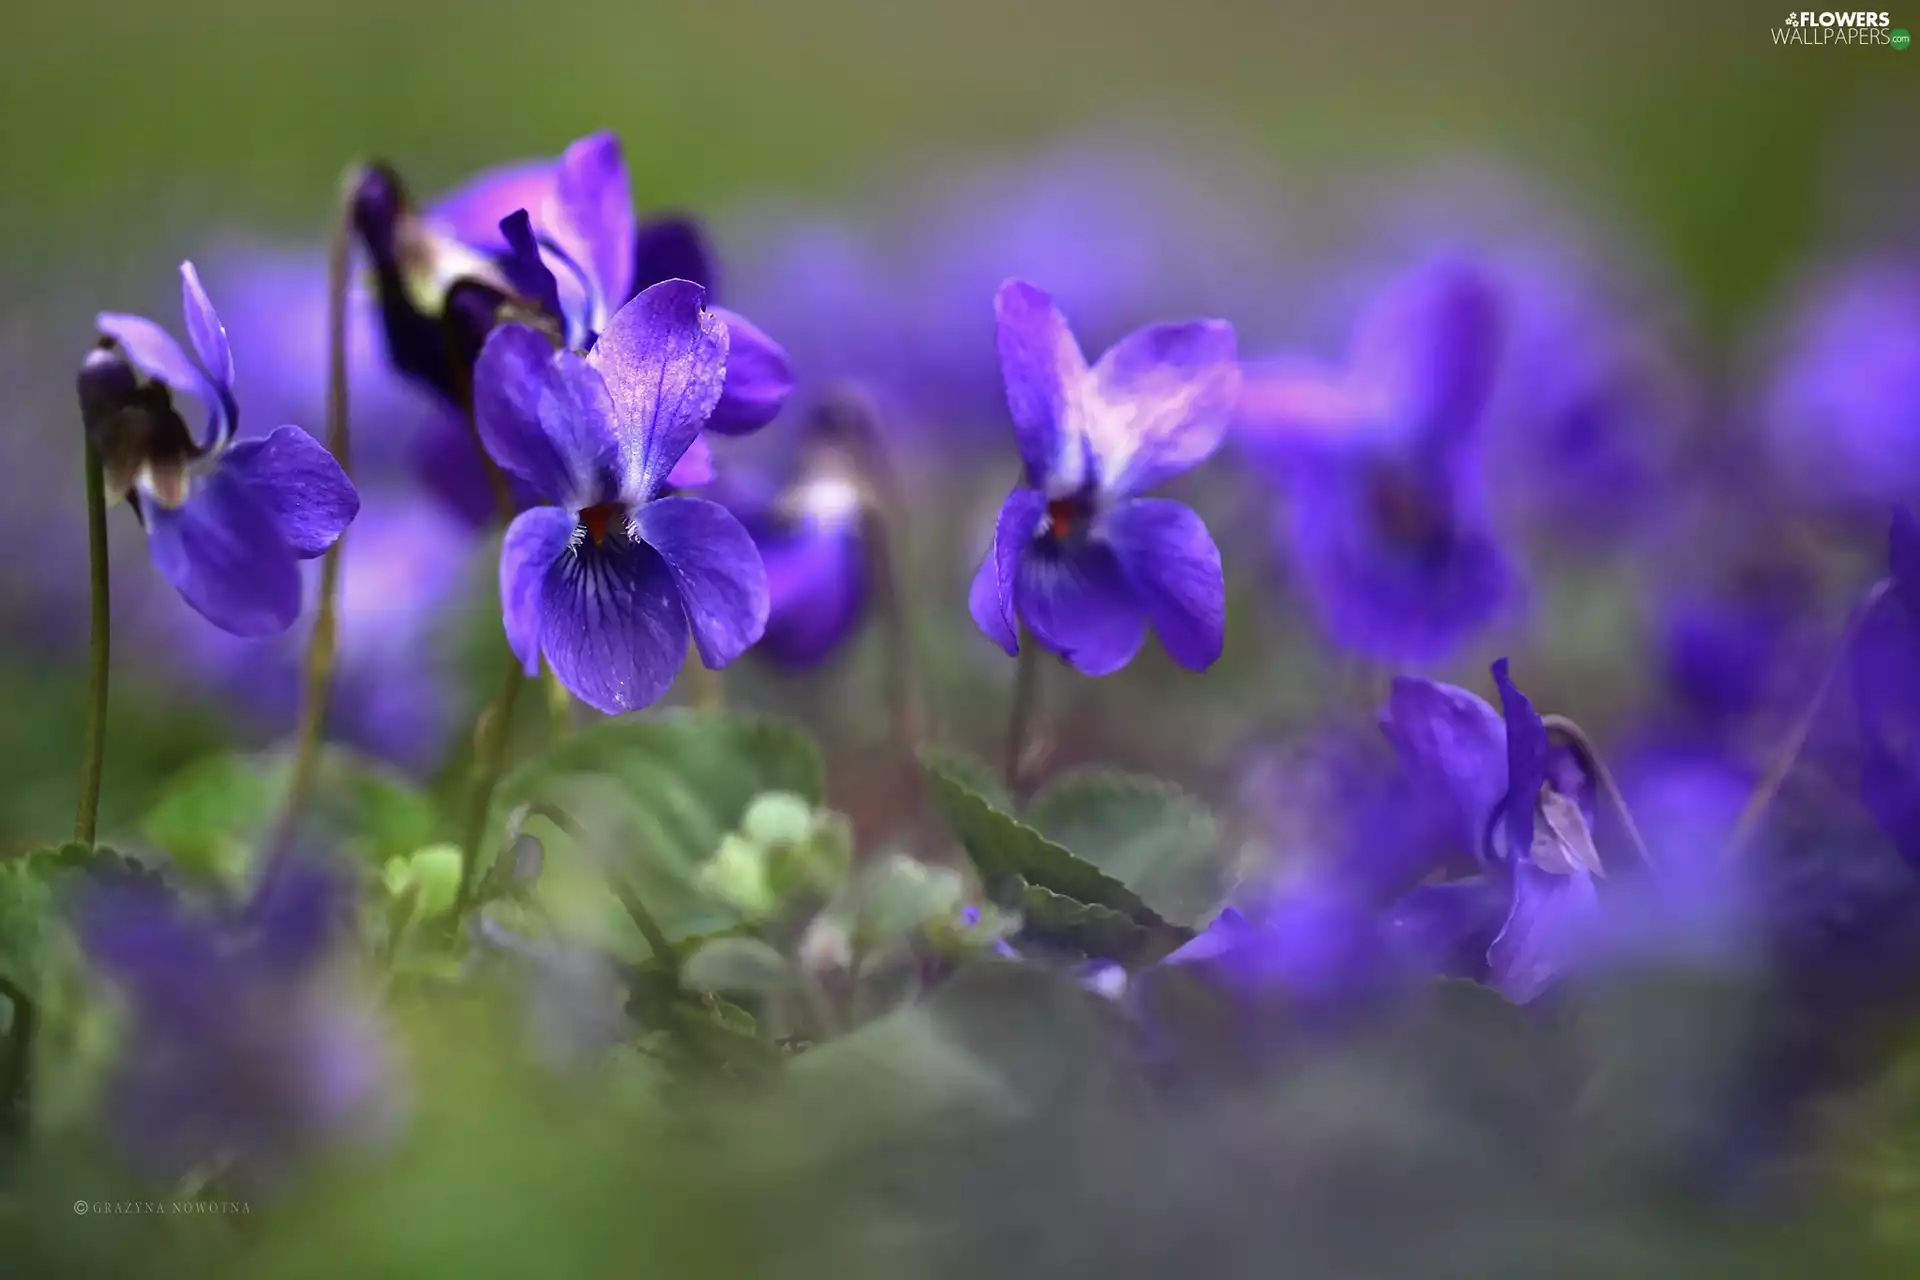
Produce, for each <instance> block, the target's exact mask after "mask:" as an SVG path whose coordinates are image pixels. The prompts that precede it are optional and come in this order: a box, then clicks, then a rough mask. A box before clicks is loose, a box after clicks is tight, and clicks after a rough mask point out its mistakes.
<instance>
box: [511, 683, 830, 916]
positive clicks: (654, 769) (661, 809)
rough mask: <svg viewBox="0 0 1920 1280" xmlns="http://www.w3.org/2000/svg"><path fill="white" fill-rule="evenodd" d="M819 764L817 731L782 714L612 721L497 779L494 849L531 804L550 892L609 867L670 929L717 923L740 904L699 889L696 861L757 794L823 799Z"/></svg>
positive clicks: (698, 862) (811, 800)
mask: <svg viewBox="0 0 1920 1280" xmlns="http://www.w3.org/2000/svg"><path fill="white" fill-rule="evenodd" d="M823 773H824V770H823V767H822V764H821V759H820V752H819V748H818V747H816V746H815V745H814V743H813V741H812V739H811V738H809V737H808V736H807V735H806V734H805V733H804V732H803V731H801V730H800V729H798V728H796V727H794V726H791V725H788V724H785V723H783V722H780V721H775V720H767V719H760V718H756V717H747V716H714V715H701V714H693V713H685V712H675V713H669V714H666V715H652V716H646V717H642V716H629V717H623V718H620V719H615V720H608V721H604V722H602V723H600V724H597V725H595V726H593V727H591V728H588V729H585V730H583V731H581V732H580V733H577V734H575V735H574V736H573V737H571V738H569V739H567V740H566V741H564V742H562V743H561V744H560V745H559V746H557V747H556V748H555V749H554V750H552V751H550V752H549V753H547V754H546V755H544V756H542V757H539V758H537V759H535V760H532V761H530V762H528V763H527V764H525V765H523V766H521V767H520V768H519V769H517V770H515V771H514V772H513V773H512V774H510V775H509V776H508V777H507V778H505V779H503V780H502V782H501V784H500V786H499V788H498V789H497V790H496V792H495V796H494V810H493V822H492V830H493V831H494V832H495V833H496V835H495V837H494V839H492V840H491V841H489V843H488V846H487V848H488V851H489V853H491V851H492V850H493V849H496V848H497V847H498V845H499V843H500V834H501V833H504V832H505V830H506V828H507V821H508V817H509V815H511V814H513V813H514V812H515V811H516V810H521V809H525V808H531V809H533V810H534V812H535V813H536V814H538V815H541V816H540V817H538V818H536V819H535V821H536V822H546V823H549V824H550V825H551V826H552V828H553V831H552V833H551V834H550V835H549V834H547V833H544V832H543V833H542V837H541V838H542V841H543V843H544V844H545V845H546V846H547V852H548V856H549V863H550V864H551V865H550V866H549V868H548V870H547V871H546V872H544V873H543V875H542V880H541V889H540V891H539V892H540V893H541V895H542V896H543V897H545V896H546V895H548V894H549V893H550V892H552V889H551V885H552V884H557V883H563V882H565V881H567V879H568V878H569V876H575V877H578V876H581V875H585V876H588V877H589V878H592V877H595V876H602V875H606V874H614V875H618V876H619V877H621V879H622V880H624V881H625V882H626V884H627V886H628V888H629V889H630V890H631V891H632V892H633V893H635V894H636V895H637V896H638V897H639V898H640V899H641V900H642V901H643V902H644V903H645V905H646V907H647V909H648V911H649V913H650V914H652V915H653V916H654V917H655V918H656V919H657V920H658V922H659V923H660V925H661V927H662V929H663V930H664V931H665V932H666V935H667V936H668V937H669V938H671V939H675V940H678V939H681V938H685V937H688V936H690V935H693V934H702V933H713V932H718V931H721V930H724V929H727V928H729V927H731V926H733V925H735V924H737V923H739V920H740V913H739V911H738V909H737V908H736V907H734V906H731V905H729V904H728V903H726V902H725V901H723V900H720V899H719V898H717V897H715V896H714V895H713V894H711V893H708V892H706V891H705V890H704V889H703V888H702V887H701V885H700V883H699V879H698V874H699V869H700V867H701V866H702V865H703V864H704V863H705V862H706V861H707V859H708V858H709V857H711V856H712V854H713V853H714V851H715V850H716V849H717V848H718V847H719V846H720V842H721V840H722V839H723V838H724V837H725V836H726V835H727V834H728V833H729V832H732V831H733V830H734V829H735V828H736V827H738V826H739V824H740V822H741V819H742V817H743V815H744V814H745V812H746V810H747V807H748V806H749V805H750V804H751V803H752V802H753V801H754V800H755V799H756V798H757V797H759V796H761V795H762V794H764V793H766V792H769V791H780V792H788V793H791V794H793V795H795V796H798V797H800V798H801V799H802V800H804V801H806V802H807V803H808V804H810V805H817V804H819V803H820V800H821V796H822V793H823V792H824V790H825V782H824V778H823ZM569 863H570V864H571V866H570V868H569V867H568V865H567V864H569ZM576 887H578V886H577V885H576ZM642 950H644V948H642Z"/></svg>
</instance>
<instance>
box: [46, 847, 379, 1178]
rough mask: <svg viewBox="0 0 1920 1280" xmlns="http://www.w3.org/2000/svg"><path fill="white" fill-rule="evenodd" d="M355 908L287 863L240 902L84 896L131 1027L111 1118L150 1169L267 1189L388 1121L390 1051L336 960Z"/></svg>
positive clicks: (318, 870) (86, 930)
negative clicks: (197, 905) (204, 907)
mask: <svg viewBox="0 0 1920 1280" xmlns="http://www.w3.org/2000/svg"><path fill="white" fill-rule="evenodd" d="M352 910H353V903H352V885H351V882H350V881H349V880H348V879H347V878H346V877H344V876H343V875H341V874H340V873H339V872H338V871H337V870H336V869H334V868H332V867H329V866H326V865H323V864H320V863H316V862H311V861H305V860H302V859H299V858H296V857H286V856H283V857H280V858H276V859H275V860H274V861H273V862H271V863H270V864H268V866H267V868H266V871H265V874H264V875H263V876H262V877H261V880H260V882H259V885H258V886H257V888H256V889H255V891H254V894H253V897H252V900H251V901H250V902H248V903H247V904H245V905H244V906H242V907H237V908H226V909H222V910H217V911H213V912H207V913H194V912H190V911H189V910H187V909H186V908H185V907H184V906H183V905H182V904H181V903H180V902H178V901H177V900H175V899H174V898H172V897H171V896H170V895H168V894H167V893H166V892H165V891H163V890H158V889H155V888H153V887H152V886H149V885H145V884H138V885H128V884H112V885H107V886H103V887H101V888H100V889H98V890H96V891H95V892H93V893H92V894H90V895H89V896H87V897H86V898H84V899H82V901H81V902H80V904H79V906H78V908H77V911H78V918H77V924H78V930H79V936H80V940H81V945H82V947H83V948H84V950H85V953H86V957H87V960H88V962H89V963H90V964H91V965H92V967H93V968H94V969H95V970H96V971H97V972H98V973H100V974H101V976H103V977H104V978H106V979H107V980H108V981H109V982H111V983H112V984H113V985H114V986H115V987H117V988H118V989H119V990H120V992H121V994H122V995H124V996H125V998H126V1004H127V1015H128V1019H129V1028H128V1033H129V1040H128V1043H127V1047H126V1051H125V1053H124V1054H123V1056H122V1058H121V1060H120V1062H119V1064H118V1066H117V1068H116V1069H115V1071H114V1073H113V1076H112V1077H111V1079H110V1081H109V1095H108V1099H107V1121H108V1124H109V1127H110V1129H111V1132H112V1135H113V1137H114V1139H115V1140H116V1142H117V1143H118V1144H119V1145H120V1147H121V1148H122V1150H123V1151H124V1152H125V1153H126V1155H127V1157H128V1158H129V1159H130V1160H131V1161H133V1162H134V1163H135V1164H136V1165H137V1166H138V1167H139V1168H140V1169H141V1170H142V1171H143V1172H144V1173H146V1174H148V1175H149V1176H152V1177H154V1178H156V1179H177V1178H180V1177H182V1176H185V1175H187V1174H189V1173H195V1172H198V1173H203V1174H215V1175H219V1176H224V1177H230V1178H233V1179H236V1180H238V1181H239V1182H240V1183H241V1185H245V1186H251V1187H258V1186H267V1185H272V1184H274V1183H276V1182H280V1181H283V1180H284V1179H285V1178H286V1177H287V1176H288V1175H289V1174H290V1173H291V1172H293V1170H294V1169H295V1168H296V1166H298V1165H299V1164H300V1163H301V1162H302V1161H304V1160H305V1159H307V1158H308V1157H309V1156H311V1155H313V1154H314V1153H316V1152H317V1151H318V1150H319V1149H320V1148H322V1147H324V1146H326V1145H329V1144H332V1143H336V1142H340V1141H343V1140H349V1139H355V1138H359V1139H365V1138H368V1137H373V1136H378V1134H380V1133H381V1132H383V1131H384V1130H385V1129H386V1128H387V1127H388V1126H389V1125H390V1124H391V1122H392V1119H393V1108H392V1100H391V1096H390V1094H389V1092H388V1089H387V1084H388V1078H389V1068H390V1065H391V1064H390V1063H389V1061H388V1055H387V1052H386V1048H385V1045H384V1043H383V1042H382V1039H381V1036H380V1034H379V1031H378V1028H377V1026H376V1025H375V1023H374V1021H373V1019H372V1015H371V1013H370V1011H369V1010H368V1009H366V1008H364V1007H363V1006H361V1005H360V1004H358V1003H357V1002H355V1001H354V1000H353V999H352V998H351V997H350V995H349V994H348V992H347V991H346V990H345V988H343V986H342V985H341V984H340V982H339V980H338V977H337V975H336V973H335V972H334V969H333V965H332V964H331V960H332V958H333V956H334V955H335V953H336V948H337V947H338V946H339V945H340V944H341V943H342V942H343V941H344V940H345V939H346V938H347V936H348V933H349V931H350V929H351V927H352V926H351V918H352V917H351V913H352Z"/></svg>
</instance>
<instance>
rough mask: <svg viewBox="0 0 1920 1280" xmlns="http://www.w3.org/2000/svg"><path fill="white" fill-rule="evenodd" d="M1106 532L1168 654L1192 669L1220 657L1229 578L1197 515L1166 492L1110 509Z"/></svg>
mask: <svg viewBox="0 0 1920 1280" xmlns="http://www.w3.org/2000/svg"><path fill="white" fill-rule="evenodd" d="M1103 536H1104V537H1105V539H1106V541H1107V542H1108V544H1109V545H1111V546H1112V547H1113V553H1114V555H1116V556H1118V557H1119V560H1120V567H1121V569H1122V570H1123V571H1125V573H1126V576H1127V580H1128V581H1129V582H1130V583H1132V584H1133V590H1134V594H1135V596H1136V597H1137V598H1138V599H1139V601H1140V603H1141V604H1142V605H1144V606H1145V607H1146V611H1147V618H1148V620H1149V621H1151V622H1152V623H1153V629H1154V631H1155V632H1156V633H1158V635H1159V636H1160V643H1161V644H1163V645H1165V646H1166V649H1167V653H1168V654H1170V655H1171V656H1172V658H1173V660H1174V661H1175V662H1178V663H1179V664H1180V665H1181V666H1183V667H1187V668H1189V669H1191V670H1194V671H1205V670H1206V669H1207V668H1208V667H1210V666H1212V665H1213V664H1214V663H1215V662H1217V661H1218V660H1219V658H1220V649H1221V646H1222V644H1223V643H1224V641H1225V638H1226V627H1227V584H1226V579H1225V578H1224V577H1223V576H1222V575H1221V571H1220V549H1219V548H1218V547H1216V546H1214V544H1213V535H1212V534H1210V533H1208V532H1207V526H1206V523H1205V522H1204V521H1203V520H1201V519H1200V516H1199V514H1198V513H1197V512H1195V511H1194V509H1193V508H1192V507H1189V506H1186V505H1184V504H1182V503H1178V502H1173V501H1171V500H1169V499H1166V498H1139V499H1135V500H1134V501H1131V502H1123V503H1121V504H1120V505H1119V506H1117V507H1115V508H1114V509H1113V510H1112V511H1110V512H1109V513H1108V514H1107V517H1106V522H1105V525H1104V526H1103Z"/></svg>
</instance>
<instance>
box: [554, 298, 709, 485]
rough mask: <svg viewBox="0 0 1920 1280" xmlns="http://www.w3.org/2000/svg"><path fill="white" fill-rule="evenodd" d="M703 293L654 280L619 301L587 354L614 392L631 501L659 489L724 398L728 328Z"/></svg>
mask: <svg viewBox="0 0 1920 1280" xmlns="http://www.w3.org/2000/svg"><path fill="white" fill-rule="evenodd" d="M705 296H706V295H705V291H704V290H702V289H701V288H700V286H699V285H697V284H689V283H688V282H687V281H684V280H668V281H666V282H665V283H663V284H657V285H654V286H653V287H652V288H650V289H648V290H646V291H645V292H644V293H642V294H640V295H639V296H638V297H636V298H635V299H634V300H633V301H632V302H629V303H628V304H627V305H626V306H624V307H622V308H620V310H619V311H618V312H617V313H616V314H615V315H614V317H613V319H612V321H610V322H609V323H608V325H607V328H606V332H604V333H602V334H601V335H600V341H599V342H598V343H597V344H595V346H594V348H593V352H592V354H590V355H589V356H588V357H587V363H588V364H590V365H592V366H593V367H594V368H595V369H597V370H599V372H600V375H601V376H602V377H603V378H605V379H606V383H607V390H608V391H609V392H610V393H611V394H612V396H613V405H614V416H615V419H616V422H617V430H618V433H619V438H620V449H621V457H622V459H623V462H624V481H623V484H622V486H621V495H622V496H623V497H624V498H625V499H626V500H627V501H628V502H629V503H633V504H638V503H640V502H643V501H645V500H646V499H647V498H650V497H652V496H653V495H654V493H655V492H657V491H658V489H659V487H660V486H661V485H662V484H663V483H665V482H666V479H667V476H668V474H669V473H671V472H672V471H673V468H674V464H675V463H677V462H679V461H680V456H681V455H682V454H684V453H685V452H686V451H687V449H688V447H689V446H690V445H692V444H693V442H694V440H695V439H696V438H697V437H698V436H699V434H700V427H701V425H702V424H703V423H705V422H706V420H707V419H708V418H710V417H711V416H712V415H713V409H714V406H715V405H716V404H718V403H719V400H720V393H721V389H722V387H723V386H724V384H725V377H726V364H727V327H726V325H724V324H722V323H721V322H720V319H719V317H717V316H715V315H714V314H713V313H712V312H709V311H706V310H705V309H703V307H702V305H701V304H702V301H703V300H704V298H705Z"/></svg>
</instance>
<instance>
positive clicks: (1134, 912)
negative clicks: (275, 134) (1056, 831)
mask: <svg viewBox="0 0 1920 1280" xmlns="http://www.w3.org/2000/svg"><path fill="white" fill-rule="evenodd" d="M922 763H923V764H924V765H925V766H926V770H927V777H928V780H929V782H930V787H929V790H930V792H931V794H932V796H933V802H934V805H935V806H936V807H937V808H938V809H939V810H940V814H941V816H942V817H943V818H945V819H946V822H947V825H948V827H950V828H951V829H952V830H953V833H954V835H955V836H957V837H959V839H960V843H961V845H962V847H964V848H965V849H966V851H967V856H968V857H969V858H971V859H972V860H973V865H974V866H975V867H976V868H978V869H979V872H980V876H981V878H982V879H983V880H985V881H986V882H987V884H988V885H989V886H998V885H999V884H1001V883H1002V882H1004V881H1006V880H1007V879H1008V878H1010V877H1013V876H1018V877H1020V879H1022V880H1024V881H1026V882H1027V883H1028V884H1030V885H1038V886H1039V887H1041V888H1043V889H1050V890H1052V891H1053V892H1054V893H1057V894H1060V895H1061V896H1063V897H1067V898H1072V899H1074V900H1075V901H1077V902H1084V903H1093V904H1095V905H1098V906H1103V907H1110V908H1112V909H1113V910H1115V911H1118V912H1120V913H1121V914H1123V915H1125V916H1128V917H1130V918H1132V919H1133V920H1135V921H1136V922H1138V923H1140V924H1143V925H1163V924H1165V923H1166V921H1165V920H1163V919H1162V918H1161V917H1160V916H1159V914H1158V913H1156V912H1155V911H1154V910H1153V908H1151V907H1149V906H1148V905H1147V904H1146V902H1145V901H1144V900H1142V899H1141V897H1140V895H1139V894H1137V893H1135V892H1134V891H1133V890H1132V889H1129V888H1128V887H1127V886H1126V885H1124V884H1122V883H1121V882H1120V881H1118V880H1116V879H1114V878H1113V877H1112V876H1110V875H1108V874H1107V873H1106V872H1104V871H1102V870H1101V869H1100V868H1098V867H1096V866H1094V865H1093V864H1092V863H1090V862H1088V861H1086V860H1085V859H1084V858H1079V857H1076V856H1075V855H1074V854H1073V853H1071V852H1070V851H1068V850H1067V849H1065V848H1063V847H1062V846H1060V845H1058V844H1056V843H1054V842H1053V841H1051V840H1049V839H1047V838H1046V837H1045V836H1043V835H1041V834H1040V833H1039V832H1038V831H1035V830H1034V829H1033V828H1032V827H1029V826H1027V825H1026V824H1025V823H1023V822H1021V821H1020V820H1019V819H1018V818H1015V817H1013V816H1012V815H1011V814H1007V813H1003V812H1002V811H1000V810H998V809H996V808H994V807H993V806H992V805H991V804H989V803H988V802H987V800H986V799H985V798H984V797H982V796H981V795H980V794H979V793H978V792H976V791H974V790H973V789H972V788H970V787H969V786H967V784H966V782H965V781H964V780H963V779H961V778H958V777H955V776H953V775H951V774H948V773H945V772H943V771H942V761H941V760H940V759H939V758H938V757H937V756H933V757H929V756H926V755H923V756H922Z"/></svg>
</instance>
